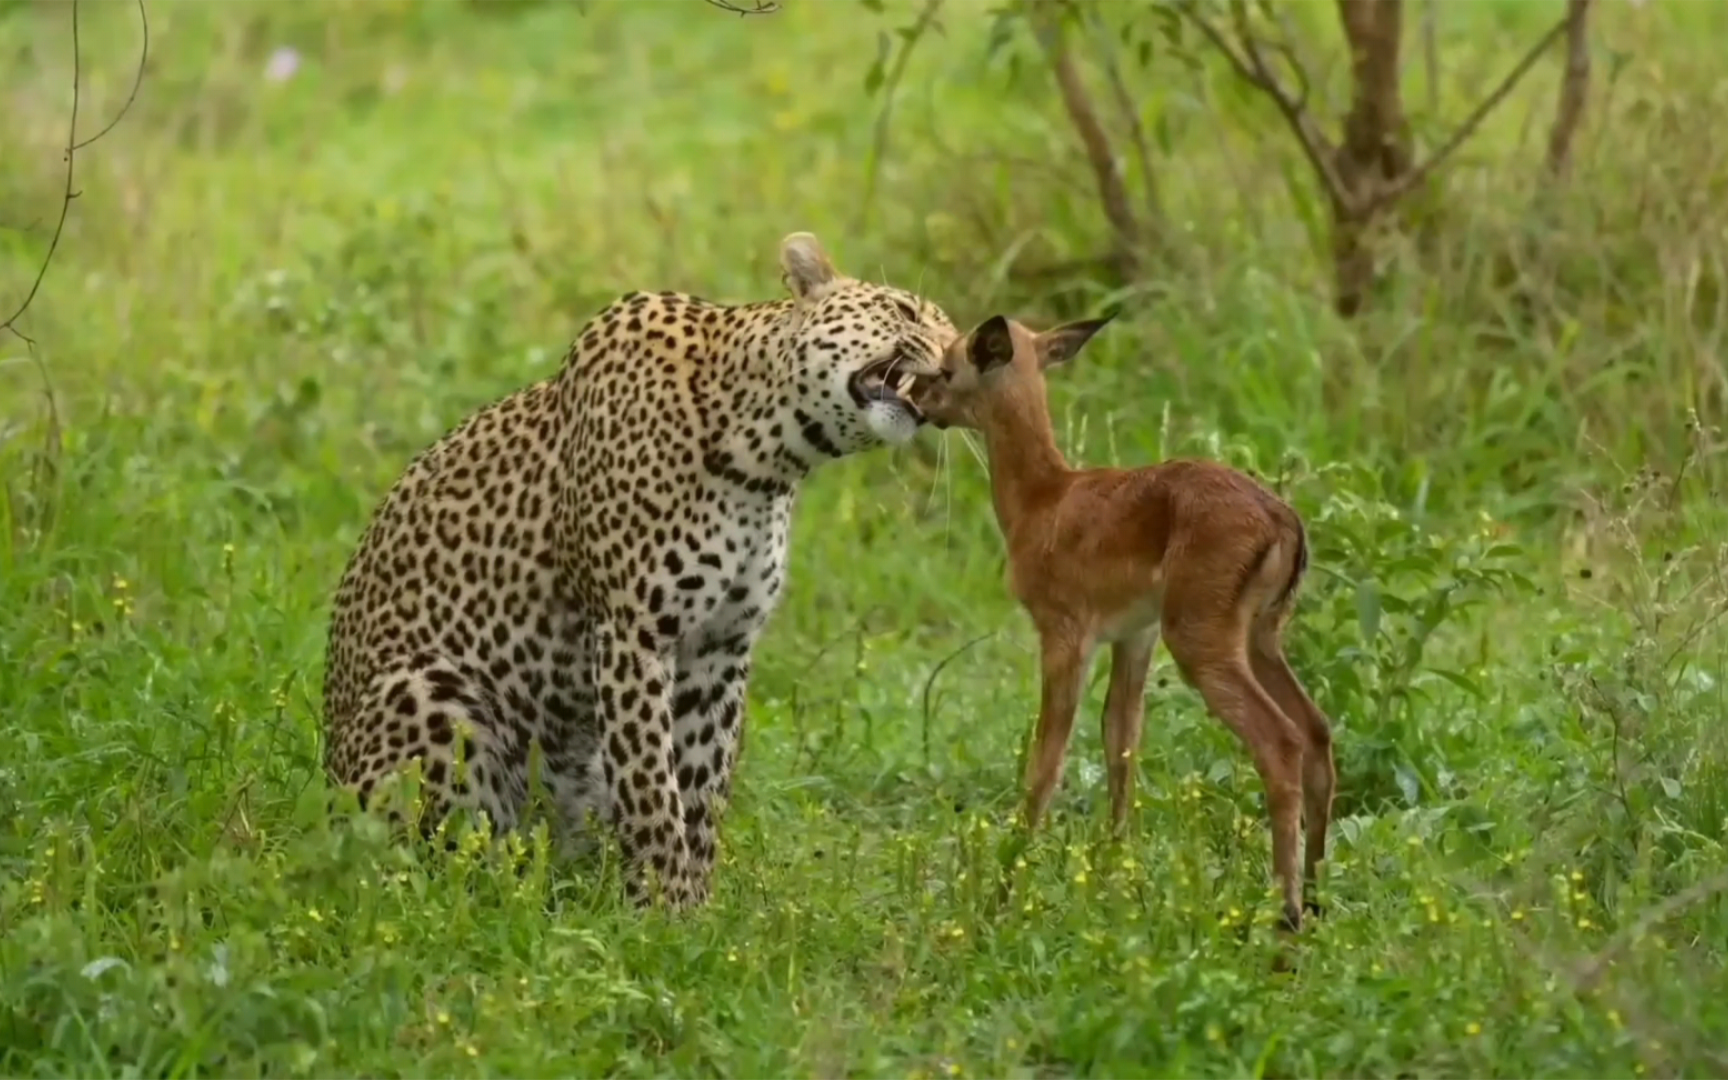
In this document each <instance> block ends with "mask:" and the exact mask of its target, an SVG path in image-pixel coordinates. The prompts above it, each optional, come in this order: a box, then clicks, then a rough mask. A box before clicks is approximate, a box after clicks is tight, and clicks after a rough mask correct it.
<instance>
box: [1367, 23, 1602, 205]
mask: <svg viewBox="0 0 1728 1080" xmlns="http://www.w3.org/2000/svg"><path fill="white" fill-rule="evenodd" d="M1571 22H1572V17H1571V15H1570V14H1568V15H1566V16H1565V17H1563V18H1562V19H1561V20H1560V21H1559V22H1557V23H1555V24H1554V25H1553V26H1552V27H1551V28H1550V29H1549V30H1548V32H1547V33H1546V34H1543V35H1542V37H1541V39H1540V40H1538V41H1537V42H1536V44H1535V45H1533V46H1531V47H1530V51H1529V52H1527V53H1525V54H1524V58H1523V59H1522V60H1520V61H1518V63H1517V65H1516V66H1515V67H1513V69H1512V70H1511V71H1509V72H1507V73H1506V77H1505V78H1504V79H1501V80H1500V85H1499V86H1496V87H1495V88H1494V90H1493V92H1492V93H1490V94H1489V95H1488V96H1487V97H1485V98H1483V99H1482V102H1481V104H1479V105H1477V106H1476V108H1475V109H1474V110H1473V111H1472V112H1471V113H1470V115H1469V116H1467V117H1465V118H1464V122H1463V123H1461V124H1459V125H1458V127H1457V129H1456V130H1455V131H1453V132H1452V137H1451V138H1449V139H1447V140H1446V141H1445V142H1444V143H1443V144H1441V146H1440V148H1439V149H1438V150H1436V151H1434V153H1432V154H1430V155H1429V156H1428V159H1427V160H1426V161H1423V162H1422V163H1421V164H1419V165H1417V166H1415V167H1414V168H1412V169H1411V170H1410V171H1409V172H1407V173H1405V174H1404V175H1402V176H1400V177H1398V178H1397V179H1396V180H1394V181H1393V182H1392V183H1390V184H1387V185H1386V186H1385V187H1384V188H1382V189H1381V190H1379V191H1377V192H1375V195H1374V198H1373V208H1379V207H1382V206H1386V205H1388V204H1389V203H1392V202H1395V201H1397V200H1398V199H1399V198H1400V197H1402V196H1403V195H1404V194H1405V193H1406V192H1409V191H1410V190H1411V189H1413V188H1415V187H1418V186H1420V185H1421V184H1422V182H1423V181H1425V180H1427V179H1428V177H1429V176H1430V175H1431V174H1432V173H1433V172H1434V170H1436V169H1438V168H1439V167H1440V166H1441V165H1443V164H1445V163H1446V159H1447V158H1449V157H1451V156H1452V153H1453V152H1454V151H1455V150H1457V149H1458V148H1459V147H1460V146H1463V145H1464V143H1465V141H1466V140H1468V139H1469V138H1470V136H1472V135H1474V134H1475V133H1476V129H1477V128H1479V127H1481V126H1482V121H1483V120H1486V119H1487V118H1488V114H1489V113H1491V112H1493V111H1494V110H1495V109H1496V108H1497V107H1499V105H1500V103H1501V102H1502V101H1505V100H1506V97H1507V95H1509V94H1511V93H1512V91H1513V90H1514V89H1515V88H1516V87H1517V86H1518V84H1519V83H1520V82H1522V81H1523V79H1524V76H1525V75H1528V74H1529V73H1530V69H1531V68H1533V67H1535V66H1536V61H1538V60H1540V59H1541V58H1542V54H1543V53H1544V52H1545V51H1547V49H1548V46H1550V45H1552V44H1553V43H1554V42H1555V41H1557V40H1559V38H1560V35H1561V34H1564V33H1565V32H1566V28H1567V27H1568V26H1569V25H1570V24H1571Z"/></svg>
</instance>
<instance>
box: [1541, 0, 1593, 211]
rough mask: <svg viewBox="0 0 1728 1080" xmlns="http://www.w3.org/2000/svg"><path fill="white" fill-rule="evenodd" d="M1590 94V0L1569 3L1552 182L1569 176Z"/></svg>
mask: <svg viewBox="0 0 1728 1080" xmlns="http://www.w3.org/2000/svg"><path fill="white" fill-rule="evenodd" d="M1589 93H1590V0H1567V4H1566V74H1565V76H1564V77H1562V78H1561V80H1560V103H1559V104H1558V105H1557V106H1555V109H1554V126H1553V127H1551V128H1549V129H1548V160H1547V170H1548V176H1549V177H1550V178H1551V179H1557V178H1559V177H1561V176H1563V175H1565V173H1566V167H1567V165H1569V164H1570V163H1571V159H1572V140H1573V138H1574V136H1576V135H1577V134H1578V125H1579V123H1580V122H1581V121H1582V120H1583V119H1584V103H1585V101H1586V99H1587V98H1588V96H1589Z"/></svg>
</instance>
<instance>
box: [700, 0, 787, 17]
mask: <svg viewBox="0 0 1728 1080" xmlns="http://www.w3.org/2000/svg"><path fill="white" fill-rule="evenodd" d="M707 3H709V4H712V5H713V6H715V7H717V8H719V9H720V10H721V11H730V12H731V13H732V14H734V15H772V14H774V13H775V12H776V11H779V10H780V4H779V2H778V0H752V3H751V4H750V6H749V7H745V6H744V5H743V4H736V3H733V2H732V0H707Z"/></svg>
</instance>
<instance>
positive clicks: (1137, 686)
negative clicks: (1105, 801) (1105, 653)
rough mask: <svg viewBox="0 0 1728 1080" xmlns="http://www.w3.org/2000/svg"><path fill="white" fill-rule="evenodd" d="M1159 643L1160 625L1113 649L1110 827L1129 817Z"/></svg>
mask: <svg viewBox="0 0 1728 1080" xmlns="http://www.w3.org/2000/svg"><path fill="white" fill-rule="evenodd" d="M1157 644H1158V631H1157V629H1156V627H1154V628H1153V629H1151V630H1148V631H1143V632H1142V633H1140V634H1137V635H1135V636H1133V637H1131V638H1125V639H1124V640H1122V641H1118V642H1116V644H1115V645H1114V646H1112V647H1111V650H1110V689H1109V691H1108V692H1107V693H1106V694H1105V696H1104V717H1103V719H1104V758H1105V762H1104V763H1105V774H1106V775H1107V776H1108V777H1109V781H1110V827H1111V829H1112V831H1114V832H1115V833H1117V834H1120V833H1121V832H1122V829H1123V826H1124V825H1125V824H1126V823H1127V820H1128V806H1129V803H1130V802H1131V801H1132V798H1133V795H1134V752H1135V751H1136V750H1138V749H1139V748H1140V735H1141V730H1142V728H1143V726H1144V724H1145V719H1146V712H1145V698H1146V672H1147V669H1148V668H1149V667H1150V666H1151V664H1152V649H1153V647H1154V646H1156V645H1157Z"/></svg>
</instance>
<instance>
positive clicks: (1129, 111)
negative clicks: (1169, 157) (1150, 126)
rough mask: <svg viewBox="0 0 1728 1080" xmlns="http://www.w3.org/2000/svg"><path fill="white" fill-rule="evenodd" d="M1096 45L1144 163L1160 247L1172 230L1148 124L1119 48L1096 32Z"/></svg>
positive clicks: (1150, 221)
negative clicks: (1130, 86) (1148, 137)
mask: <svg viewBox="0 0 1728 1080" xmlns="http://www.w3.org/2000/svg"><path fill="white" fill-rule="evenodd" d="M1093 41H1094V44H1096V45H1098V46H1099V52H1100V53H1101V54H1102V56H1103V59H1104V74H1105V76H1106V77H1107V78H1108V80H1109V83H1110V93H1111V95H1112V96H1113V97H1114V98H1115V99H1116V111H1117V112H1119V113H1121V114H1122V121H1123V123H1125V124H1127V125H1128V141H1129V144H1130V145H1132V146H1133V147H1134V157H1135V161H1136V163H1137V164H1139V166H1140V180H1141V183H1142V184H1144V185H1145V190H1144V191H1142V192H1141V202H1142V203H1143V204H1144V207H1145V211H1146V218H1147V225H1148V227H1149V228H1150V229H1151V230H1152V233H1153V238H1154V240H1155V241H1156V242H1157V243H1158V245H1159V246H1160V247H1164V246H1167V245H1168V244H1169V240H1170V236H1169V229H1168V228H1166V224H1165V220H1164V199H1163V196H1162V195H1160V194H1159V187H1160V185H1159V182H1158V174H1157V173H1156V172H1154V171H1153V169H1152V148H1151V146H1150V145H1149V144H1148V143H1147V141H1146V125H1145V124H1143V123H1141V121H1140V109H1139V107H1138V106H1137V105H1135V103H1134V95H1133V94H1131V93H1130V92H1129V90H1128V83H1127V81H1126V80H1125V79H1123V77H1122V65H1121V64H1119V63H1117V60H1116V49H1115V47H1114V46H1113V45H1112V44H1111V43H1110V40H1109V35H1108V34H1106V33H1102V32H1099V33H1095V34H1094V35H1093Z"/></svg>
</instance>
